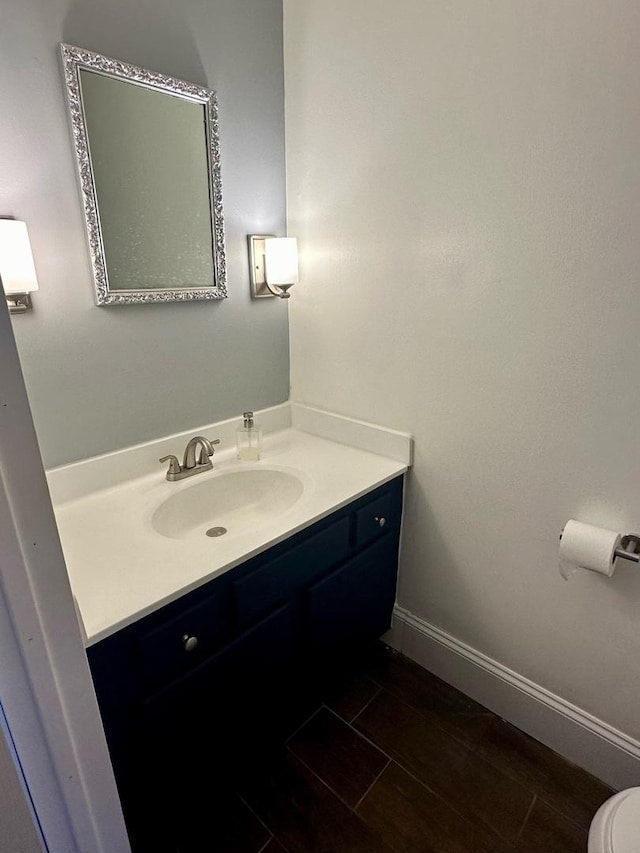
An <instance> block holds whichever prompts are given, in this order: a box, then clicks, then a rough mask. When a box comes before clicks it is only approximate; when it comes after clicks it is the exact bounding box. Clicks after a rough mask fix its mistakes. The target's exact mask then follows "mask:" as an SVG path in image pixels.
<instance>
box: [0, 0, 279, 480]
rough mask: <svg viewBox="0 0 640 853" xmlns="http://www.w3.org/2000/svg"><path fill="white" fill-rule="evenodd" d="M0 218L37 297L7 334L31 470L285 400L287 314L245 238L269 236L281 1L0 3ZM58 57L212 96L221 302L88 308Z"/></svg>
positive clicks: (274, 198)
mask: <svg viewBox="0 0 640 853" xmlns="http://www.w3.org/2000/svg"><path fill="white" fill-rule="evenodd" d="M0 15H1V18H2V27H1V28H0V76H1V78H2V81H3V85H2V87H1V91H0V114H1V115H2V117H3V133H2V135H1V137H0V197H1V198H2V201H1V202H0V215H5V216H14V217H16V218H18V219H24V220H26V221H27V223H28V225H29V231H30V235H31V240H32V245H33V250H34V256H35V262H36V269H37V272H38V277H39V281H40V291H39V292H38V293H37V294H36V295H35V297H34V303H35V309H34V311H33V313H32V314H31V315H28V316H20V317H16V318H14V323H13V326H14V329H15V333H16V338H17V341H18V347H19V350H20V356H21V359H22V364H23V370H24V374H25V381H26V384H27V390H28V392H29V397H30V400H31V405H32V408H33V415H34V419H35V423H36V427H37V430H38V436H39V440H40V444H41V448H42V452H43V457H44V459H45V464H46V465H47V466H54V465H59V464H62V463H64V462H68V461H72V460H75V459H80V458H84V457H86V456H91V455H94V454H97V453H101V452H106V451H109V450H113V449H116V448H119V447H123V446H126V445H129V444H133V443H137V442H140V441H144V440H147V439H151V438H155V437H158V436H161V435H166V434H167V433H171V432H175V431H178V430H182V429H188V428H189V427H192V426H197V425H199V424H203V423H207V422H211V421H215V420H219V419H222V418H227V417H232V416H234V415H238V414H240V413H241V412H242V411H243V409H247V408H255V409H258V408H261V407H264V406H269V405H274V404H276V403H280V402H282V401H284V400H286V399H287V397H288V387H289V349H288V347H289V344H288V319H287V306H286V304H285V303H283V302H282V301H280V300H275V299H274V300H259V301H253V302H252V301H251V299H250V297H249V283H248V264H247V257H246V254H247V253H246V235H247V234H250V233H271V232H274V233H280V234H283V233H285V230H284V229H285V178H284V169H285V161H284V94H283V67H282V3H281V0H181V2H179V3H176V2H174V0H21V2H20V3H16V2H13V1H12V0H0ZM61 41H65V42H67V43H70V44H75V45H78V46H80V47H86V48H88V49H90V50H94V51H97V52H99V53H103V54H106V55H108V56H113V57H116V58H118V59H123V60H126V61H128V62H131V63H134V64H136V65H141V66H144V67H147V68H150V69H153V70H158V71H162V72H164V73H166V74H170V75H173V76H175V77H179V78H183V79H186V80H190V81H192V82H195V83H199V84H202V85H205V86H208V87H209V88H212V89H215V90H216V91H217V93H218V100H219V111H220V142H221V154H222V180H223V191H224V204H225V214H226V239H227V266H228V288H229V298H228V299H226V300H220V301H216V302H214V303H203V302H201V303H193V304H184V305H182V304H176V305H171V304H170V305H157V306H155V305H151V306H142V305H141V306H132V307H126V308H123V307H105V308H97V307H95V304H94V298H93V284H92V279H91V273H90V267H89V255H88V250H87V245H86V239H85V232H84V224H83V219H82V210H81V204H80V195H79V191H78V182H77V178H76V173H75V163H74V159H73V153H72V147H71V142H70V135H69V130H68V124H67V114H66V105H65V101H64V93H63V88H62V77H61V72H60V65H59V60H58V44H59V42H61Z"/></svg>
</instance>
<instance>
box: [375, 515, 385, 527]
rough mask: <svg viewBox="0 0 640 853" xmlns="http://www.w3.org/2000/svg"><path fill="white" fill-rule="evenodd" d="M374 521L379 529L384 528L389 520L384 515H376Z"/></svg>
mask: <svg viewBox="0 0 640 853" xmlns="http://www.w3.org/2000/svg"><path fill="white" fill-rule="evenodd" d="M373 520H374V521H375V522H376V523H377V525H378V527H384V526H385V524H386V523H387V519H386V518H385V517H384V515H379V516H378V515H376V517H375V518H374V519H373Z"/></svg>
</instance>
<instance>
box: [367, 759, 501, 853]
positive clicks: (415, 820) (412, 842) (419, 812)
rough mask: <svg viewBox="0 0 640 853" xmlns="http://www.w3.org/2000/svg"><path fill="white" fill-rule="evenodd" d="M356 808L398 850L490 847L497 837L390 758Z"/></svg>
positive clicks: (476, 852)
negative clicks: (385, 767) (450, 805)
mask: <svg viewBox="0 0 640 853" xmlns="http://www.w3.org/2000/svg"><path fill="white" fill-rule="evenodd" d="M357 812H358V814H360V815H362V817H363V818H364V820H365V821H366V822H367V823H368V824H369V825H370V826H371V827H372V828H373V829H375V830H376V831H377V832H379V833H380V835H381V836H382V837H383V838H385V839H386V841H387V842H388V843H389V845H392V846H393V848H394V849H395V850H397V851H398V853H431V851H432V853H494V851H495V850H496V849H497V845H498V844H499V839H498V838H497V836H495V835H494V834H493V833H492V832H491V831H490V830H488V829H486V828H485V827H483V826H482V825H480V824H475V823H472V822H471V821H468V820H466V819H465V818H463V817H461V816H460V815H459V814H458V813H457V812H455V811H454V810H453V809H451V808H450V807H449V806H448V805H447V804H446V803H445V802H443V800H441V799H440V798H439V797H437V796H436V795H435V794H433V793H432V792H431V791H429V790H428V789H427V788H425V787H424V786H423V785H421V784H420V783H419V782H417V781H416V780H415V779H413V778H412V777H411V776H409V774H408V773H406V772H405V771H404V770H402V768H400V767H399V766H398V765H397V764H396V763H395V762H392V763H391V764H390V765H389V766H388V767H387V769H386V770H385V771H384V773H383V774H382V776H381V777H380V778H379V779H378V781H377V782H376V783H375V785H374V786H373V788H372V789H371V790H370V791H369V793H368V794H367V796H366V797H365V798H364V800H363V801H362V803H360V805H359V806H358V809H357Z"/></svg>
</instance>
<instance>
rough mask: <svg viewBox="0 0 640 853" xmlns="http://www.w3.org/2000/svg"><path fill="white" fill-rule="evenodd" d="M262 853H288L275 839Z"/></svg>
mask: <svg viewBox="0 0 640 853" xmlns="http://www.w3.org/2000/svg"><path fill="white" fill-rule="evenodd" d="M260 853H287V851H286V850H285V849H284V847H283V846H282V844H280V842H279V841H276V839H275V838H272V839H271V841H270V842H269V843H268V844H267V846H266V847H264V848H263V849H262V850H261V851H260Z"/></svg>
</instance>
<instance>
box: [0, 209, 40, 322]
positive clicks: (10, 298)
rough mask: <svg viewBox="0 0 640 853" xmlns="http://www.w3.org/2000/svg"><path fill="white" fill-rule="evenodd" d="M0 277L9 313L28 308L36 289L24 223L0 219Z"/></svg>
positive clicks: (36, 284) (20, 311)
mask: <svg viewBox="0 0 640 853" xmlns="http://www.w3.org/2000/svg"><path fill="white" fill-rule="evenodd" d="M0 281H2V286H3V288H4V292H5V296H6V297H7V305H8V306H9V313H10V314H24V313H25V312H26V311H29V310H30V309H31V307H32V306H31V294H32V293H33V291H34V290H38V279H37V277H36V268H35V265H34V263H33V254H32V252H31V243H30V242H29V234H28V232H27V223H26V222H20V221H19V220H18V219H0Z"/></svg>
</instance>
